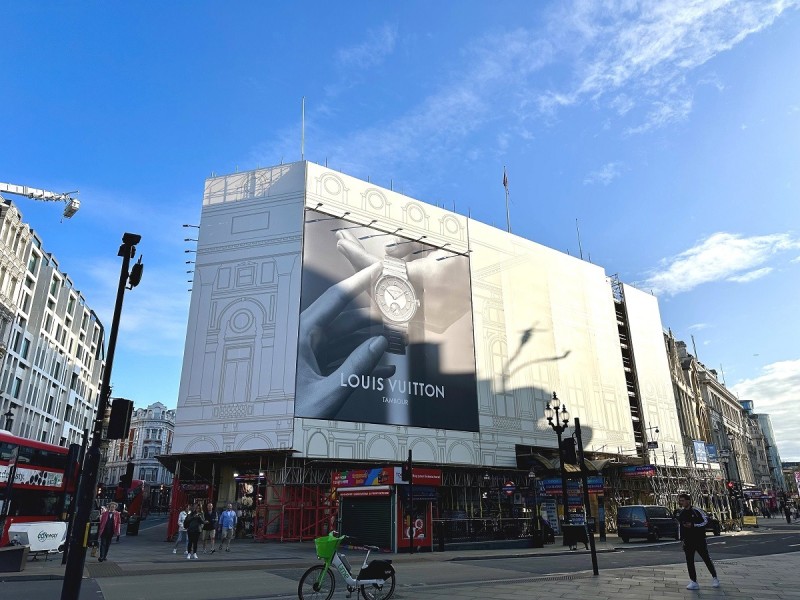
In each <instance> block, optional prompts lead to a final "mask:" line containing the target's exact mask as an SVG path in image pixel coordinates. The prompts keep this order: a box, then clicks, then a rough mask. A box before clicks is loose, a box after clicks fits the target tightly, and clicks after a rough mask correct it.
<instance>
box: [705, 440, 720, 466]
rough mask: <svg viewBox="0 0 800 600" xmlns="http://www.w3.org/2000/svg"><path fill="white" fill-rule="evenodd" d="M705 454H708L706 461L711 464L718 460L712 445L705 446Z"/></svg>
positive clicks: (715, 448)
mask: <svg viewBox="0 0 800 600" xmlns="http://www.w3.org/2000/svg"><path fill="white" fill-rule="evenodd" d="M706 454H708V460H710V461H711V462H717V461H718V460H719V455H718V454H717V447H716V446H715V445H714V444H706Z"/></svg>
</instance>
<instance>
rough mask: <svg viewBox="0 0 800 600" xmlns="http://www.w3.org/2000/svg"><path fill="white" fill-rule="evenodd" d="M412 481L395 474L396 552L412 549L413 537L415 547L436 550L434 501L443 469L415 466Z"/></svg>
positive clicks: (416, 549)
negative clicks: (434, 543)
mask: <svg viewBox="0 0 800 600" xmlns="http://www.w3.org/2000/svg"><path fill="white" fill-rule="evenodd" d="M412 478H413V485H408V482H407V481H402V480H401V479H400V477H399V476H398V477H396V478H395V489H396V491H397V494H396V499H397V503H396V505H397V512H396V519H395V522H396V524H397V529H396V536H397V537H396V540H397V546H396V549H395V551H396V552H408V551H410V550H411V540H412V539H413V540H414V551H418V550H422V551H425V552H432V551H433V504H434V502H436V500H437V496H438V493H439V489H438V488H439V487H440V486H441V485H442V471H441V470H440V469H424V468H420V467H414V469H413V474H412Z"/></svg>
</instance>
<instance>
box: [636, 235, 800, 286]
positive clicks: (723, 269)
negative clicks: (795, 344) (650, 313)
mask: <svg viewBox="0 0 800 600" xmlns="http://www.w3.org/2000/svg"><path fill="white" fill-rule="evenodd" d="M796 248H800V241H798V240H795V239H793V238H792V237H791V236H790V235H789V234H786V233H776V234H772V235H763V236H753V237H749V238H748V237H743V236H741V235H738V234H732V233H724V232H720V233H715V234H713V235H711V236H709V237H708V238H706V239H705V240H701V241H700V242H699V243H698V244H696V245H695V246H693V247H691V248H689V249H688V250H685V251H684V252H681V253H680V254H678V255H676V256H672V257H670V258H667V259H664V260H662V261H661V265H660V267H659V268H658V269H656V270H654V271H652V272H650V273H649V276H648V277H647V279H646V280H645V281H643V282H642V283H641V284H640V286H641V287H642V289H649V290H652V291H653V293H654V294H656V295H661V294H666V295H670V296H674V295H675V294H679V293H681V292H688V291H689V290H691V289H694V288H695V287H697V286H698V285H701V284H703V283H709V282H711V281H721V280H729V281H737V282H740V283H741V282H746V281H752V280H753V279H757V278H758V277H762V276H763V275H766V274H767V273H768V272H769V270H768V269H770V268H769V267H764V268H759V267H762V265H764V264H765V263H766V262H767V261H768V260H769V259H770V258H772V257H773V256H774V255H775V254H778V253H780V252H785V251H787V250H791V249H796Z"/></svg>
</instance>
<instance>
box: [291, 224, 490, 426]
mask: <svg viewBox="0 0 800 600" xmlns="http://www.w3.org/2000/svg"><path fill="white" fill-rule="evenodd" d="M398 229H399V228H398ZM401 235H402V234H401V232H399V231H397V232H393V233H387V232H385V231H380V230H377V229H373V228H371V227H369V226H365V225H360V224H357V223H353V222H350V221H347V220H345V219H341V218H338V217H335V216H331V215H329V214H325V213H322V212H318V211H315V210H306V214H305V232H304V242H303V243H304V246H303V271H302V273H303V275H302V285H301V301H300V304H301V306H300V310H301V313H300V332H299V348H298V358H297V386H296V396H295V415H296V416H297V417H306V418H312V419H328V420H340V421H351V422H360V423H378V424H389V425H407V426H413V427H428V428H436V429H451V430H460V431H478V404H477V388H476V377H475V350H474V346H473V325H472V301H471V294H470V269H469V257H468V256H467V255H465V254H459V253H455V252H451V251H447V250H446V249H438V248H435V247H433V246H430V245H428V244H426V243H425V242H424V241H423V239H421V238H420V239H416V240H412V239H407V238H403V237H401ZM423 237H424V236H423Z"/></svg>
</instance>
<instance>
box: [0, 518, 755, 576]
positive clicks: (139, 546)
mask: <svg viewBox="0 0 800 600" xmlns="http://www.w3.org/2000/svg"><path fill="white" fill-rule="evenodd" d="M762 531H763V530H762ZM753 533H755V532H754V531H752V530H746V531H743V532H739V533H735V534H726V535H728V536H731V535H733V536H739V535H752V534H753ZM165 535H166V523H164V522H162V523H148V521H145V522H144V523H143V526H142V528H141V530H140V534H139V535H138V536H133V537H127V536H125V535H123V536H122V537H121V538H120V542H119V543H116V542H115V543H112V545H111V548H110V549H109V554H108V560H107V561H105V562H103V563H100V562H98V561H97V558H92V557H91V556H90V554H89V552H87V555H86V568H85V570H84V577H87V578H106V577H120V576H137V575H158V574H163V575H167V574H172V573H187V574H188V573H195V572H197V571H198V570H202V571H205V572H215V571H247V570H259V569H265V568H267V569H277V568H301V567H302V568H305V567H307V566H308V565H310V564H312V563H314V562H316V552H315V549H314V543H313V541H308V542H284V543H279V542H266V543H259V542H254V541H252V540H236V541H235V542H234V543H233V544H232V545H231V552H219V551H215V552H214V554H210V553H208V554H203V553H202V546H201V552H200V553H199V554H198V556H199V559H198V560H186V558H185V556H184V553H183V548H179V549H178V552H177V553H176V554H172V548H173V546H174V544H172V543H168V542H165V541H164V538H165ZM662 543H673V544H674V543H678V542H662ZM645 545H648V544H647V542H636V543H630V544H622V542H621V540H620V539H619V538H618V537H617V536H616V535H615V534H609V535H608V539H607V540H606V541H605V542H600V541H597V543H596V548H597V551H598V552H613V551H614V550H615V549H616V548H619V549H628V548H635V547H643V546H645ZM209 550H210V548H209ZM588 553H589V551H588V550H584V549H583V547H582V546H581V547H580V550H577V551H574V552H570V551H569V550H568V549H567V548H566V547H565V546H562V545H561V539H560V538H556V543H555V544H548V545H546V546H545V547H544V548H517V549H498V550H494V549H485V548H481V547H476V549H474V550H454V551H445V552H433V553H431V552H422V553H418V554H413V555H410V554H397V555H389V556H390V557H391V559H392V560H393V561H395V562H396V563H401V564H402V563H414V562H416V561H426V562H430V561H459V560H462V559H465V558H468V559H470V560H475V559H476V558H487V559H488V558H504V557H520V556H526V557H527V556H530V557H535V556H539V555H547V556H553V555H577V554H584V555H585V554H588ZM373 556H374V555H373ZM63 576H64V567H63V566H62V565H61V555H54V556H51V557H50V558H49V559H48V560H46V561H45V560H43V559H39V560H35V561H34V560H29V561H28V563H27V565H26V567H25V570H24V571H21V572H19V573H0V581H44V580H52V579H62V578H63Z"/></svg>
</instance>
